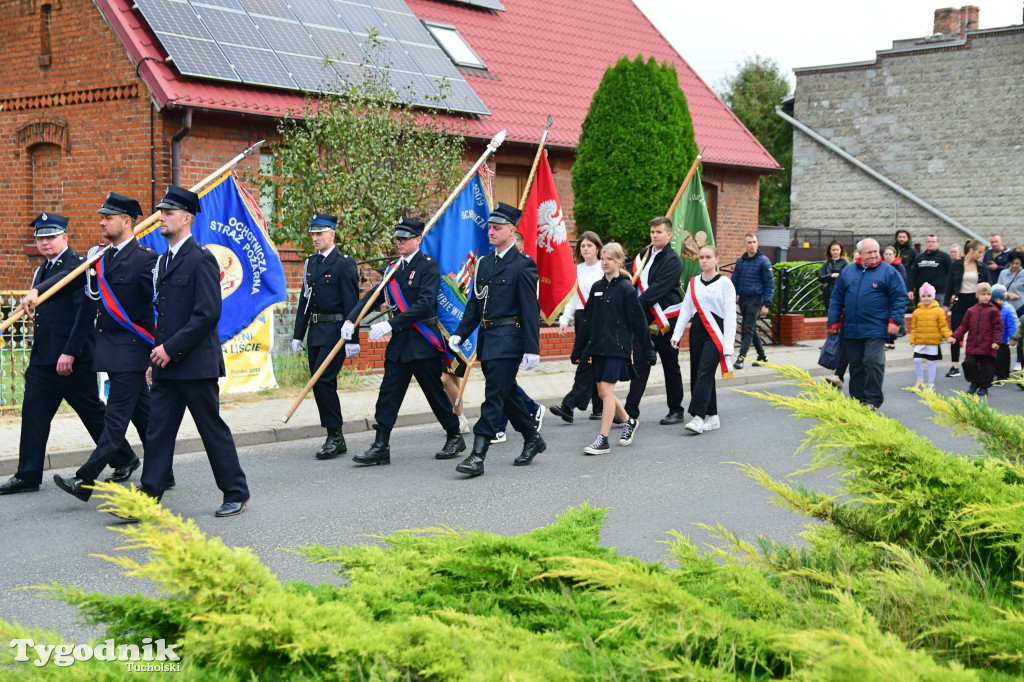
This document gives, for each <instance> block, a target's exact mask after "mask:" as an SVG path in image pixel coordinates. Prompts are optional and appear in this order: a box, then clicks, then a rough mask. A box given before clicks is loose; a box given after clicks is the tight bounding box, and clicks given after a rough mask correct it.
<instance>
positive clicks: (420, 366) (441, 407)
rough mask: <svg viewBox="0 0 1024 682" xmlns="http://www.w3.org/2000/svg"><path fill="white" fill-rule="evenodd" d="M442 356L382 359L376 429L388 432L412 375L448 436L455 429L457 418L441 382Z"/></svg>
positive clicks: (391, 427)
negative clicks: (395, 359)
mask: <svg viewBox="0 0 1024 682" xmlns="http://www.w3.org/2000/svg"><path fill="white" fill-rule="evenodd" d="M442 357H443V356H438V357H436V358H428V359H424V360H413V361H411V362H392V361H390V360H385V361H384V378H383V379H382V380H381V383H380V392H379V393H378V394H377V410H376V413H375V415H374V417H375V418H376V420H377V426H376V427H375V428H376V429H378V430H380V431H384V432H385V433H390V432H391V429H393V428H395V421H396V420H397V419H398V409H399V408H400V407H401V406H402V401H403V400H405V392H406V391H407V390H409V382H410V381H411V380H412V378H413V377H416V382H417V383H418V384H419V385H420V389H421V390H422V391H423V395H424V396H425V397H426V399H427V404H429V405H430V411H431V412H433V413H434V418H435V419H437V422H438V423H439V424H440V425H441V428H443V429H444V431H445V433H447V434H448V435H449V436H454V435H455V434H457V433H459V418H458V417H456V416H455V412H453V411H452V404H451V401H450V400H448V394H447V393H445V392H444V385H443V384H442V383H441V372H443V371H444V361H443V360H442V359H441V358H442Z"/></svg>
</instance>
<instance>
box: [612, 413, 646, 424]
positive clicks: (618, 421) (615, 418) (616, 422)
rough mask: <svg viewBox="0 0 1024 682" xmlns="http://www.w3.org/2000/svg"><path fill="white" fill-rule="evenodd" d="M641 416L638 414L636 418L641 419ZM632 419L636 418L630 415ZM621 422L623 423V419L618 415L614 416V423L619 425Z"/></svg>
mask: <svg viewBox="0 0 1024 682" xmlns="http://www.w3.org/2000/svg"><path fill="white" fill-rule="evenodd" d="M639 418H640V417H639V415H637V416H636V417H635V419H639ZM630 419H634V417H630ZM621 423H622V420H621V419H619V418H618V417H612V424H615V425H619V424H621Z"/></svg>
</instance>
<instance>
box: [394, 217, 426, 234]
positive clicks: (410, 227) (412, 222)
mask: <svg viewBox="0 0 1024 682" xmlns="http://www.w3.org/2000/svg"><path fill="white" fill-rule="evenodd" d="M425 227H426V225H424V224H423V222H422V221H420V220H416V219H415V218H408V217H406V216H402V217H401V218H399V219H398V224H397V225H395V237H396V238H398V239H414V238H416V237H422V236H423V228H425Z"/></svg>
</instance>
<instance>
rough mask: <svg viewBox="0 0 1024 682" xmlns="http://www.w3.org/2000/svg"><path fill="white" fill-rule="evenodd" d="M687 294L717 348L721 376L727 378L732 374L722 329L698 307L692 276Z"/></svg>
mask: <svg viewBox="0 0 1024 682" xmlns="http://www.w3.org/2000/svg"><path fill="white" fill-rule="evenodd" d="M688 289H689V292H688V294H687V295H688V296H689V297H690V302H691V303H693V309H694V310H696V311H697V316H698V317H700V321H701V323H703V325H704V329H706V330H707V332H708V336H710V337H711V341H712V342H714V344H715V348H717V349H718V364H719V366H721V368H722V377H723V378H725V379H728V378H730V377H731V376H732V368H731V367H729V362H728V361H727V360H726V359H725V350H724V349H723V347H722V330H721V329H719V328H718V325H717V324H715V323H714V322H712V320H711V319H710V318H709V317H708V316H707V315H706V314H705V313H704V309H703V308H701V307H700V299H699V298H698V296H697V278H696V277H692V278H691V279H690V286H689V287H688Z"/></svg>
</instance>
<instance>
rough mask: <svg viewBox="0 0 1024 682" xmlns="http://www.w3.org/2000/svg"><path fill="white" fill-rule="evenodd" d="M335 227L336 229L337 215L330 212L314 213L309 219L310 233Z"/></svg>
mask: <svg viewBox="0 0 1024 682" xmlns="http://www.w3.org/2000/svg"><path fill="white" fill-rule="evenodd" d="M336 229H338V216H333V215H331V214H330V213H314V214H313V217H312V218H310V219H309V231H310V233H313V232H326V231H327V230H336Z"/></svg>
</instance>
